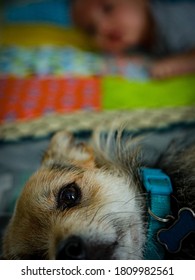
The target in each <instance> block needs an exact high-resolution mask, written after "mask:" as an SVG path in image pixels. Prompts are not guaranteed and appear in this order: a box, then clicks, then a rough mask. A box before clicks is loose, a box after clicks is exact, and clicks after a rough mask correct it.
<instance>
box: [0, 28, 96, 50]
mask: <svg viewBox="0 0 195 280" xmlns="http://www.w3.org/2000/svg"><path fill="white" fill-rule="evenodd" d="M0 32H1V34H0V44H3V45H18V46H25V47H26V46H30V47H33V46H39V45H43V44H49V45H54V46H67V45H72V46H75V47H79V48H81V49H84V50H92V49H93V47H92V44H90V42H89V38H86V36H85V35H84V34H82V33H81V32H79V31H78V30H76V29H75V28H64V27H59V26H54V25H50V24H9V25H6V26H4V27H3V28H1V30H0Z"/></svg>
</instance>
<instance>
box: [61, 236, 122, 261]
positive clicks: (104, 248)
mask: <svg viewBox="0 0 195 280" xmlns="http://www.w3.org/2000/svg"><path fill="white" fill-rule="evenodd" d="M117 245H118V242H114V243H108V244H101V243H100V244H96V243H95V244H94V243H90V242H87V243H86V242H84V241H83V240H82V239H81V238H80V237H79V236H71V237H68V238H67V239H66V240H62V241H61V242H60V243H59V246H58V248H57V254H56V259H57V260H96V259H97V260H109V259H112V258H113V253H114V249H115V248H116V246H117Z"/></svg>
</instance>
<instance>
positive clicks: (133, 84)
mask: <svg viewBox="0 0 195 280" xmlns="http://www.w3.org/2000/svg"><path fill="white" fill-rule="evenodd" d="M102 83H103V108H104V109H130V108H154V107H157V108H159V107H165V106H188V105H195V76H185V77H180V78H174V79H168V80H166V81H154V80H153V81H151V80H150V81H143V82H140V81H139V82H137V81H130V80H126V79H124V78H119V77H106V78H103V81H102Z"/></svg>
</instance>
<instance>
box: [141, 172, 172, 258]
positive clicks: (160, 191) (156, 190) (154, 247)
mask: <svg viewBox="0 0 195 280" xmlns="http://www.w3.org/2000/svg"><path fill="white" fill-rule="evenodd" d="M140 176H141V179H142V182H143V185H144V187H145V189H146V190H147V192H148V194H149V196H148V205H147V206H148V209H149V211H150V212H149V216H148V231H147V244H146V248H145V253H144V258H145V259H146V260H160V259H163V258H164V249H163V247H162V245H161V244H159V243H158V241H157V233H158V231H159V230H160V229H162V228H163V226H164V223H163V219H166V217H167V216H168V215H170V213H171V206H170V194H171V193H172V191H173V189H172V185H171V181H170V178H169V177H168V176H167V175H166V174H165V173H164V172H163V171H162V170H161V169H151V168H140ZM151 214H152V215H151ZM155 216H156V217H160V219H155V218H154V217H155Z"/></svg>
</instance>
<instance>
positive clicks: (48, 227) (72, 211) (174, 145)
mask: <svg viewBox="0 0 195 280" xmlns="http://www.w3.org/2000/svg"><path fill="white" fill-rule="evenodd" d="M143 142H144V140H143V137H129V136H127V135H126V136H125V130H123V129H118V130H115V129H114V130H111V131H110V132H108V133H103V132H102V131H101V130H100V129H97V130H95V132H94V133H93V136H92V137H91V139H90V140H89V141H88V142H87V143H80V142H78V141H76V140H75V139H74V137H73V135H71V134H69V133H67V132H64V131H62V132H58V133H57V134H56V135H54V137H53V138H52V140H51V142H50V145H49V147H48V149H47V151H46V152H45V154H44V156H43V160H42V165H41V167H40V169H39V170H38V171H37V172H36V173H35V174H34V175H33V176H32V177H31V178H30V179H29V181H28V182H27V184H26V186H25V187H24V189H23V191H22V193H21V195H20V197H19V199H18V201H17V204H16V207H15V211H14V213H13V216H12V218H11V220H10V223H9V225H8V228H7V230H6V232H5V236H4V242H3V243H4V245H3V258H5V259H74V260H82V259H110V260H116V259H161V258H169V259H170V258H173V259H178V258H179V259H194V258H195V241H194V240H195V238H194V234H193V231H194V228H193V227H194V218H195V217H194V211H195V145H194V142H192V143H188V144H185V145H183V144H182V143H183V142H185V139H183V140H181V141H180V140H175V141H171V143H170V144H169V145H168V146H167V147H166V149H164V150H163V151H161V152H160V153H156V152H154V153H153V156H152V157H153V160H151V161H150V162H149V161H147V156H145V155H144V145H143ZM157 154H158V155H157ZM154 158H155V159H154ZM148 185H149V187H148ZM152 189H154V193H153V190H152ZM155 192H156V193H155ZM155 200H156V202H155ZM155 203H156V204H155ZM156 208H158V209H157V211H156ZM182 213H185V214H186V215H187V218H186V217H184V218H183V217H182ZM180 216H181V220H180ZM184 216H185V215H184ZM188 217H189V219H191V220H192V223H191V226H188V225H189V223H188V222H186V223H187V224H188V225H187V224H185V220H186V221H188ZM181 228H182V229H183V228H188V229H187V231H186V233H183V231H181ZM175 231H176V232H177V234H175ZM172 235H174V238H173V237H172ZM167 236H168V237H167ZM175 236H179V237H178V239H180V240H177V242H178V244H179V245H178V246H177V244H176V247H178V248H176V250H175V251H174V252H171V253H170V248H169V247H171V246H172V243H174V242H175V239H177V238H176V237H175ZM184 238H185V240H183V239H184ZM182 240H183V242H182ZM169 243H170V244H169Z"/></svg>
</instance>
